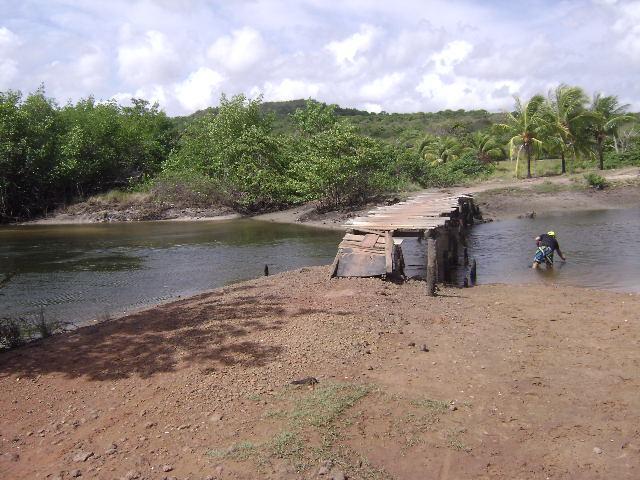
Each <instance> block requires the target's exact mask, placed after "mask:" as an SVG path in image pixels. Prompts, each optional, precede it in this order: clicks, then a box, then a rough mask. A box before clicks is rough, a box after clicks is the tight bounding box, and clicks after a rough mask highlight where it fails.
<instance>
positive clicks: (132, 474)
mask: <svg viewBox="0 0 640 480" xmlns="http://www.w3.org/2000/svg"><path fill="white" fill-rule="evenodd" d="M122 478H123V479H124V480H137V479H138V478H140V472H136V471H134V470H129V471H128V472H127V473H125V474H124V477H122Z"/></svg>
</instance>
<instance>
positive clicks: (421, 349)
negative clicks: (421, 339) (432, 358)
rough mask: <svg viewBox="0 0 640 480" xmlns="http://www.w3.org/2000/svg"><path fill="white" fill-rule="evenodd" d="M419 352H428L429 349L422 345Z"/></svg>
mask: <svg viewBox="0 0 640 480" xmlns="http://www.w3.org/2000/svg"><path fill="white" fill-rule="evenodd" d="M420 351H422V352H428V351H429V348H427V346H426V345H425V344H424V343H423V344H422V346H421V347H420Z"/></svg>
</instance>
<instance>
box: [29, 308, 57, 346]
mask: <svg viewBox="0 0 640 480" xmlns="http://www.w3.org/2000/svg"><path fill="white" fill-rule="evenodd" d="M27 328H28V330H29V335H30V338H31V339H33V338H48V337H50V336H51V335H53V334H55V333H58V332H60V331H61V330H62V329H63V323H62V322H59V321H57V320H53V319H49V318H46V317H45V315H44V310H43V309H40V313H39V314H38V316H37V317H36V318H35V319H34V320H32V321H30V322H28V326H27Z"/></svg>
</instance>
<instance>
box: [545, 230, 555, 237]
mask: <svg viewBox="0 0 640 480" xmlns="http://www.w3.org/2000/svg"><path fill="white" fill-rule="evenodd" d="M547 235H549V236H550V237H555V236H556V232H554V231H551V232H547Z"/></svg>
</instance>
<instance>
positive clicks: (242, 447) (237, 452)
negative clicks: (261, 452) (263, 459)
mask: <svg viewBox="0 0 640 480" xmlns="http://www.w3.org/2000/svg"><path fill="white" fill-rule="evenodd" d="M257 453H258V450H257V448H256V446H255V445H254V444H253V443H252V442H240V443H236V444H234V445H232V446H230V447H229V448H226V449H213V450H209V451H208V452H207V455H209V456H210V457H213V458H219V459H229V460H241V461H244V460H248V459H249V458H251V457H253V456H255V455H256V454H257Z"/></svg>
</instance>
